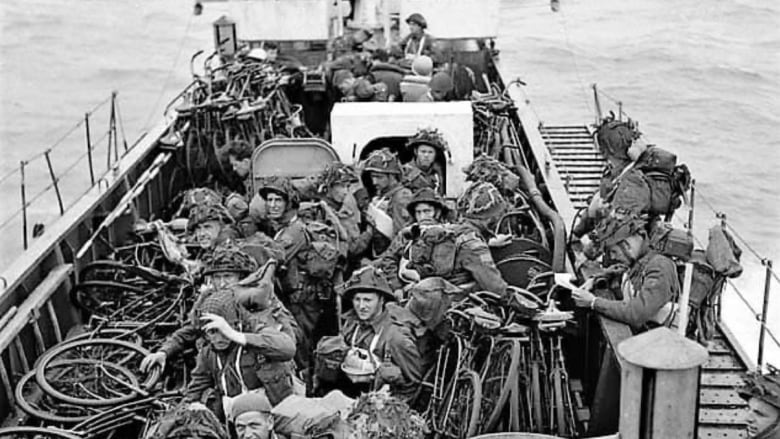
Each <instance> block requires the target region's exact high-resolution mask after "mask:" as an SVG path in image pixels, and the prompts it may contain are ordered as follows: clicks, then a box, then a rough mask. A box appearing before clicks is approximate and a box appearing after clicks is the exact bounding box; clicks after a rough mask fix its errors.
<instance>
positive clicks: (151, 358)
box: [140, 351, 168, 373]
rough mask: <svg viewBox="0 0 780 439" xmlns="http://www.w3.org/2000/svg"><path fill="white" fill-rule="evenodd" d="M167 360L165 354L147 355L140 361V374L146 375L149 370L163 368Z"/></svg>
mask: <svg viewBox="0 0 780 439" xmlns="http://www.w3.org/2000/svg"><path fill="white" fill-rule="evenodd" d="M167 359H168V354H166V353H165V352H162V351H160V352H155V353H153V354H149V355H147V356H146V357H144V359H143V360H141V366H140V369H141V372H143V373H147V372H149V371H150V370H152V369H153V368H154V367H155V366H159V367H160V369H164V368H165V360H167Z"/></svg>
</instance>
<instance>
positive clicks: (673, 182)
mask: <svg viewBox="0 0 780 439" xmlns="http://www.w3.org/2000/svg"><path fill="white" fill-rule="evenodd" d="M634 168H635V169H637V170H639V171H641V172H642V175H643V176H644V178H645V182H646V183H647V186H648V187H649V189H650V210H649V212H648V213H650V214H651V215H670V214H671V213H673V212H674V211H675V210H676V209H677V208H678V207H680V205H681V204H682V201H681V200H680V198H681V197H682V195H683V193H684V192H685V191H687V190H688V189H689V188H690V184H691V173H690V171H689V170H688V167H687V166H686V165H678V164H677V156H676V155H674V154H673V153H671V152H669V151H667V150H665V149H663V148H659V147H657V146H651V147H649V148H647V150H645V151H644V152H643V153H642V155H640V156H639V158H638V159H637V162H636V165H635V166H634Z"/></svg>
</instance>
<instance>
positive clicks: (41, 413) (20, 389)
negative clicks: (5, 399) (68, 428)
mask: <svg viewBox="0 0 780 439" xmlns="http://www.w3.org/2000/svg"><path fill="white" fill-rule="evenodd" d="M71 364H72V360H59V361H55V362H53V363H51V367H53V368H60V367H62V366H66V365H68V366H69V365H71ZM33 377H35V369H33V370H31V371H29V372H27V373H26V374H24V376H22V378H21V379H20V380H19V382H18V383H16V388H15V389H14V398H15V399H16V405H17V406H19V409H21V410H22V411H23V412H24V413H26V414H27V415H29V416H31V417H33V418H36V419H40V420H42V421H48V422H52V423H55V424H75V423H78V422H82V421H84V420H86V419H88V418H89V417H90V416H92V415H94V414H96V413H97V411H96V410H95V409H92V408H88V407H82V406H77V405H74V404H68V403H63V402H61V401H57V400H56V399H54V398H52V397H50V396H48V395H47V394H45V393H43V392H41V390H40V386H38V383H37V382H36V381H35V380H34V379H33ZM36 396H37V398H34V397H36ZM33 399H35V400H33Z"/></svg>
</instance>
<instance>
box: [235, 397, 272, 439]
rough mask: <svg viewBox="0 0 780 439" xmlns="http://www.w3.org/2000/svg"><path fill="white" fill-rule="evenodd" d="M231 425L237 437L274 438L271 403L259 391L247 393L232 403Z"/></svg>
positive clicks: (251, 438) (240, 438) (247, 438)
mask: <svg viewBox="0 0 780 439" xmlns="http://www.w3.org/2000/svg"><path fill="white" fill-rule="evenodd" d="M231 415H232V419H233V425H234V426H235V428H236V437H237V438H238V439H274V438H276V435H275V434H274V431H273V427H274V418H273V416H272V415H271V403H270V401H268V398H267V397H266V396H265V395H263V394H261V393H248V394H245V395H241V396H239V397H238V398H236V399H235V401H234V403H233V413H232V414H231Z"/></svg>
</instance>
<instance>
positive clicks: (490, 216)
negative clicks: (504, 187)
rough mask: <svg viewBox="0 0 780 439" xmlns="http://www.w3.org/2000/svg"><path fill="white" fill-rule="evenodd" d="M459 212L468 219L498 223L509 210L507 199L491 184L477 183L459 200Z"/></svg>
mask: <svg viewBox="0 0 780 439" xmlns="http://www.w3.org/2000/svg"><path fill="white" fill-rule="evenodd" d="M457 206H458V212H460V213H461V215H463V216H464V217H466V218H471V219H478V220H484V221H497V220H498V219H500V218H501V217H502V216H503V215H504V214H505V213H506V211H507V209H508V208H509V206H508V204H507V202H506V199H504V197H503V196H502V195H501V193H500V192H499V190H498V189H496V187H495V186H493V185H492V184H491V183H486V182H481V183H475V184H473V185H471V186H469V188H468V189H466V192H464V193H463V195H461V197H460V198H459V199H458V205H457Z"/></svg>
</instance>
